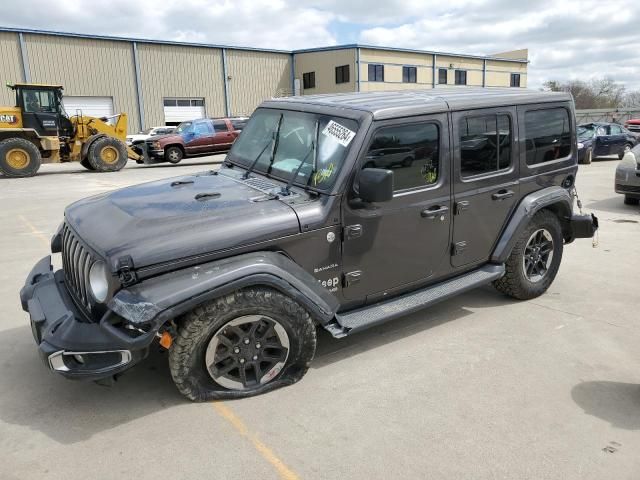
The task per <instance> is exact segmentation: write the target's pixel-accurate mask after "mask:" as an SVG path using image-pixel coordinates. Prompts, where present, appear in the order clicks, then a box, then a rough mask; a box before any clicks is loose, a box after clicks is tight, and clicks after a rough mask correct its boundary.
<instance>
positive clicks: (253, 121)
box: [229, 108, 358, 190]
mask: <svg viewBox="0 0 640 480" xmlns="http://www.w3.org/2000/svg"><path fill="white" fill-rule="evenodd" d="M357 129H358V124H357V122H355V121H354V120H350V119H346V118H341V117H333V116H328V115H319V114H314V113H304V112H295V111H289V110H275V109H267V108H261V109H258V110H256V112H255V113H254V114H253V115H252V116H251V118H250V119H249V122H248V123H247V125H246V127H245V128H244V129H243V130H242V135H240V136H239V137H238V140H236V142H235V143H234V144H233V147H232V149H231V152H229V160H230V161H231V162H232V163H234V164H237V165H240V166H242V167H244V168H249V167H250V166H251V165H252V164H253V162H254V161H256V158H257V161H256V164H255V167H254V169H253V170H254V171H255V172H259V173H262V174H266V175H270V176H273V177H276V178H278V179H280V180H283V181H286V182H289V181H291V179H292V178H291V177H292V176H293V175H295V174H296V171H297V172H298V174H297V176H296V178H295V179H293V183H294V184H296V185H298V186H303V187H305V186H310V187H313V188H317V189H320V190H325V189H327V188H330V187H331V186H332V185H333V183H334V182H335V179H336V177H337V176H338V172H339V171H340V169H341V168H342V164H343V163H344V161H345V158H346V156H347V153H348V151H349V147H350V145H351V141H352V140H353V137H354V136H355V134H356V132H357ZM316 137H317V143H316ZM314 145H317V146H316V148H315V151H313V149H314ZM310 151H311V155H309V153H310ZM261 152H262V153H261ZM303 161H304V164H303V165H300V164H301V163H302V162H303ZM298 167H300V168H298Z"/></svg>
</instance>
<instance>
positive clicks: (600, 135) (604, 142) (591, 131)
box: [578, 122, 638, 164]
mask: <svg viewBox="0 0 640 480" xmlns="http://www.w3.org/2000/svg"><path fill="white" fill-rule="evenodd" d="M637 144H638V137H637V136H636V135H635V134H634V133H632V132H630V131H629V130H627V129H626V128H624V127H623V126H621V125H618V124H617V123H604V122H594V123H584V124H582V125H578V161H579V162H580V163H587V164H588V163H591V160H592V159H594V158H596V157H604V156H607V155H618V158H620V159H622V157H623V156H624V154H625V152H627V151H629V150H630V149H632V148H633V147H635V146H636V145H637Z"/></svg>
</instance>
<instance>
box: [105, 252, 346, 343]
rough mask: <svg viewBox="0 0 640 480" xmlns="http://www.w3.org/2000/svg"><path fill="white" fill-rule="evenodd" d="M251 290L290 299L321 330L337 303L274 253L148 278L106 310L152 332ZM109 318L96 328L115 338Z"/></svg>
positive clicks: (120, 294)
mask: <svg viewBox="0 0 640 480" xmlns="http://www.w3.org/2000/svg"><path fill="white" fill-rule="evenodd" d="M253 285H265V286H269V287H272V288H274V289H276V290H279V291H281V292H282V293H284V294H286V295H289V296H290V297H292V298H293V299H295V300H296V301H298V302H299V303H300V304H301V305H303V306H304V307H305V308H306V309H307V310H308V311H309V313H310V314H311V316H312V317H313V318H314V319H315V320H316V321H318V322H319V323H320V324H322V325H324V324H326V323H328V322H330V321H331V320H332V319H333V317H334V315H335V312H336V311H337V309H338V306H339V302H338V299H337V298H336V297H335V296H334V295H332V294H331V293H329V292H328V291H327V290H326V289H325V288H324V287H322V286H321V285H320V283H319V282H318V280H317V279H316V278H315V277H313V276H312V275H311V274H310V273H308V272H307V271H306V270H304V269H303V268H302V267H300V266H299V265H298V264H296V263H295V262H294V261H292V260H291V259H289V258H288V257H286V256H285V255H283V254H281V253H276V252H255V253H248V254H244V255H238V256H236V257H231V258H226V259H222V260H216V261H214V262H209V263H204V264H202V265H196V266H193V267H188V268H185V269H182V270H177V271H175V272H170V273H167V274H165V275H160V276H158V277H153V278H150V279H148V280H145V281H143V282H141V283H139V284H136V285H133V286H131V287H129V288H126V289H123V290H120V291H119V292H118V293H117V294H116V295H115V296H114V297H113V298H112V299H111V300H110V301H109V302H108V305H107V306H108V308H109V309H110V310H111V311H112V312H113V313H115V314H116V315H118V316H120V317H122V318H124V319H126V320H127V321H128V322H130V323H131V324H133V325H136V326H138V325H147V324H151V327H152V328H151V331H152V332H155V331H157V329H159V328H160V327H161V326H162V325H163V324H164V323H165V322H166V321H168V320H171V319H173V318H175V317H177V316H179V315H182V314H184V313H186V312H188V311H190V310H192V309H193V308H195V307H196V306H198V305H201V304H202V303H204V302H207V301H209V300H212V299H214V298H218V297H220V296H222V295H226V294H228V293H230V292H232V291H235V290H238V289H240V288H245V287H249V286H253ZM109 316H110V315H109V313H107V314H106V315H105V316H104V317H103V318H102V320H101V322H100V324H101V326H103V327H106V328H107V329H108V330H111V333H116V331H117V329H115V328H114V327H113V326H112V325H111V322H110V319H109V318H108V317H109ZM118 333H120V332H118ZM150 333H151V332H150ZM118 336H119V335H118Z"/></svg>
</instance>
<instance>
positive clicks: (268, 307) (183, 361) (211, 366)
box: [169, 287, 316, 401]
mask: <svg viewBox="0 0 640 480" xmlns="http://www.w3.org/2000/svg"><path fill="white" fill-rule="evenodd" d="M315 349H316V329H315V325H314V323H313V321H312V320H311V318H310V316H309V314H308V313H307V311H306V310H305V309H304V308H302V307H301V306H300V305H299V304H298V303H297V302H295V301H294V300H293V299H291V298H289V297H287V296H286V295H283V294H282V293H280V292H278V291H276V290H272V289H270V288H265V287H251V288H247V289H243V290H238V291H236V292H234V293H231V294H229V295H226V296H224V297H221V298H218V299H216V300H213V301H211V302H209V303H207V304H205V305H202V306H200V307H198V308H196V309H195V310H193V311H192V312H191V313H189V314H187V315H186V316H185V317H184V318H183V319H182V320H181V321H179V322H178V335H177V337H176V339H175V341H174V343H173V345H172V346H171V349H170V351H169V366H170V369H171V376H172V377H173V380H174V382H175V384H176V386H177V388H178V390H179V391H180V392H181V393H182V394H183V395H185V396H186V397H187V398H189V399H190V400H195V401H204V400H214V399H224V398H242V397H249V396H252V395H257V394H260V393H265V392H267V391H270V390H273V389H276V388H278V387H282V386H285V385H290V384H293V383H295V382H297V381H298V380H300V379H301V378H302V377H303V375H304V374H305V373H306V371H307V369H308V368H309V364H310V362H311V360H312V359H313V356H314V354H315Z"/></svg>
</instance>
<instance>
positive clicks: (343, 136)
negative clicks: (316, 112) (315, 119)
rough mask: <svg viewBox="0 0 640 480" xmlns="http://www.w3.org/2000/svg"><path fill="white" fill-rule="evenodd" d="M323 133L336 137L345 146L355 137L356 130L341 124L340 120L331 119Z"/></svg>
mask: <svg viewBox="0 0 640 480" xmlns="http://www.w3.org/2000/svg"><path fill="white" fill-rule="evenodd" d="M322 134H323V135H325V136H327V137H331V138H333V139H335V140H336V141H337V142H338V143H339V144H340V145H342V146H343V147H346V146H348V145H349V144H350V143H351V140H353V137H355V135H356V132H353V131H351V130H349V129H348V128H347V127H345V126H343V125H340V124H339V123H338V122H334V121H333V120H331V121H330V122H329V123H327V126H326V127H324V130H322Z"/></svg>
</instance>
